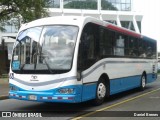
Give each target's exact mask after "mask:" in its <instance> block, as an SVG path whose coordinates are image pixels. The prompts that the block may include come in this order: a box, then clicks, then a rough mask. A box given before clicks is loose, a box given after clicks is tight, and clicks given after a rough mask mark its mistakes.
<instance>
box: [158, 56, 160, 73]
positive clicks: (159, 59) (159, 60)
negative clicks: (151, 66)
mask: <svg viewBox="0 0 160 120" xmlns="http://www.w3.org/2000/svg"><path fill="white" fill-rule="evenodd" d="M158 71H160V53H158Z"/></svg>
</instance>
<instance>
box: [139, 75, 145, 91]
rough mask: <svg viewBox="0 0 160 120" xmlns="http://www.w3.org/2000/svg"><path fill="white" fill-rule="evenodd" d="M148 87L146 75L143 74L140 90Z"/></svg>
mask: <svg viewBox="0 0 160 120" xmlns="http://www.w3.org/2000/svg"><path fill="white" fill-rule="evenodd" d="M145 87H146V76H145V75H144V74H143V75H142V77H141V85H140V90H144V89H145Z"/></svg>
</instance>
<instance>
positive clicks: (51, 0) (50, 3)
mask: <svg viewBox="0 0 160 120" xmlns="http://www.w3.org/2000/svg"><path fill="white" fill-rule="evenodd" d="M64 1H65V0H64ZM45 7H46V8H60V0H46V4H45Z"/></svg>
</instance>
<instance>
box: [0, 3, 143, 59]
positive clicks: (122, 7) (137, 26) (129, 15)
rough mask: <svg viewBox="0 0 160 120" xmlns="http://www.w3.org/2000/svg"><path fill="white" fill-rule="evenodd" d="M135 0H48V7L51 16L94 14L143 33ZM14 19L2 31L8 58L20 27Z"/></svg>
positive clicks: (0, 35)
mask: <svg viewBox="0 0 160 120" xmlns="http://www.w3.org/2000/svg"><path fill="white" fill-rule="evenodd" d="M134 1H135V0H48V1H47V3H46V8H48V12H49V14H50V16H61V15H63V16H68V15H78V16H93V17H96V18H98V19H101V20H105V21H108V22H111V23H113V24H117V25H118V26H120V27H125V28H128V29H131V30H134V31H136V32H137V33H141V21H142V17H143V15H142V14H141V13H140V12H135V10H134ZM13 23H14V19H12V20H10V21H8V22H7V23H5V24H4V25H3V26H4V28H5V29H6V31H5V32H0V46H2V44H1V43H2V41H4V42H5V46H7V49H8V59H11V51H12V46H13V43H14V41H15V39H14V37H15V36H16V34H17V32H18V29H17V27H16V26H14V24H13Z"/></svg>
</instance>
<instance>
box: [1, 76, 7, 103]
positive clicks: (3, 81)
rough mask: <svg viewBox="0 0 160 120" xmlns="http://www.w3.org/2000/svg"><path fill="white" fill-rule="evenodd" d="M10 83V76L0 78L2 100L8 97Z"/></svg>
mask: <svg viewBox="0 0 160 120" xmlns="http://www.w3.org/2000/svg"><path fill="white" fill-rule="evenodd" d="M8 91H9V84H8V78H0V100H3V99H7V98H8Z"/></svg>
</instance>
